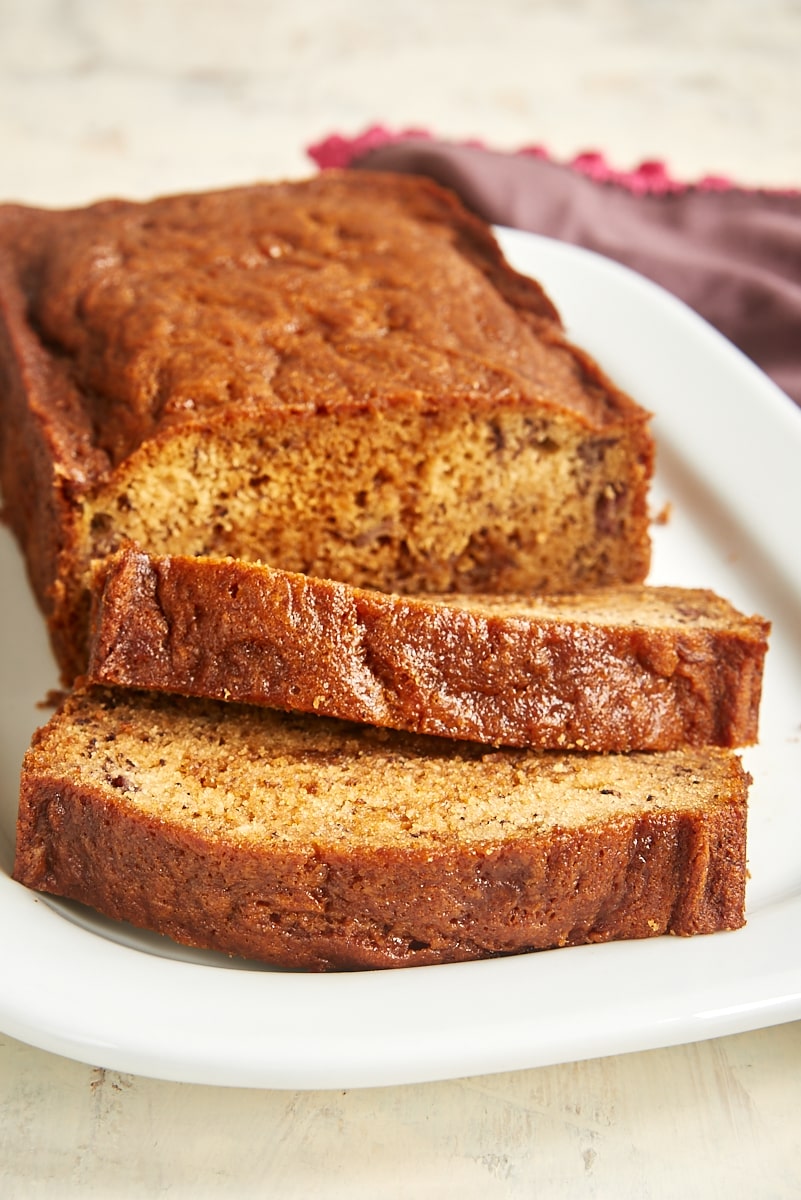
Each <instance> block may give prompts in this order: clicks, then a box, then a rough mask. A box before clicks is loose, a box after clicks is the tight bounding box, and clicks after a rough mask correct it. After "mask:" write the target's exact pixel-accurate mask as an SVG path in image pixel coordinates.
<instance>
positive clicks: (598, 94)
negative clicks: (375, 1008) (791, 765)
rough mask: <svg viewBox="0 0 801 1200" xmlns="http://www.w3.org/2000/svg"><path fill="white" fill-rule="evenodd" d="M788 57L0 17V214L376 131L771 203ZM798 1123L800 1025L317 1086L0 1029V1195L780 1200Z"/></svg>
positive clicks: (489, 36) (502, 33) (680, 34)
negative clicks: (142, 1070)
mask: <svg viewBox="0 0 801 1200" xmlns="http://www.w3.org/2000/svg"><path fill="white" fill-rule="evenodd" d="M799 52H801V6H800V5H799V4H798V2H797V0H704V2H703V3H701V4H699V3H697V2H696V0H572V2H570V3H567V2H566V0H538V2H536V3H532V2H530V0H497V2H496V3H495V4H494V5H492V6H490V7H489V8H487V7H486V6H485V5H479V4H478V3H475V0H461V2H460V0H442V2H441V3H440V4H422V3H415V2H414V0H406V2H401V0H385V2H384V3H382V4H375V3H369V2H368V0H332V2H326V0H305V3H303V4H297V3H289V2H288V0H226V2H225V3H223V2H222V0H203V2H202V3H197V0H191V2H190V0H162V2H161V3H159V2H158V0H116V2H115V3H102V2H101V0H26V3H25V4H20V3H18V2H17V0H0V200H18V201H25V202H32V203H39V204H45V205H63V204H78V203H83V202H85V201H89V200H92V199H96V198H99V197H103V196H108V195H130V196H148V195H153V194H157V193H160V192H165V191H171V190H189V189H194V188H203V187H210V186H218V185H223V184H229V183H241V182H248V181H251V180H254V179H269V178H278V177H296V176H300V175H303V174H307V173H311V172H312V170H313V165H312V164H311V162H310V160H309V159H308V157H307V155H306V153H305V147H307V146H308V145H309V144H311V143H314V142H316V141H318V140H320V139H321V138H323V137H325V136H326V135H327V134H330V133H332V132H340V133H345V134H357V133H360V132H361V131H362V130H364V129H365V128H366V127H368V126H370V125H372V124H374V123H382V124H384V125H386V126H388V127H389V128H391V129H395V130H400V129H404V128H425V129H427V130H429V131H431V132H433V133H435V134H438V135H440V136H442V137H446V138H451V139H455V140H462V139H470V138H476V139H479V140H481V141H483V142H485V143H486V144H488V145H491V146H493V147H495V148H497V149H516V148H519V147H521V146H524V145H532V144H538V145H542V146H544V147H547V149H548V150H549V151H550V153H551V154H552V155H553V156H554V157H555V158H557V159H569V158H571V157H572V156H573V155H575V154H576V153H579V152H582V151H588V150H600V151H602V152H603V153H604V154H605V155H606V157H607V159H608V160H609V162H610V163H612V164H613V165H614V166H616V167H618V168H620V169H626V168H631V167H634V166H636V165H637V164H638V163H640V162H641V161H643V160H648V159H660V160H663V161H664V162H665V163H666V164H667V166H668V168H669V169H670V171H671V172H672V174H673V175H675V176H678V177H680V178H683V179H686V180H692V179H695V178H699V177H701V176H704V175H707V174H716V175H723V176H727V177H729V178H731V179H733V180H736V181H739V182H740V183H743V184H750V185H754V186H767V187H786V186H793V185H796V186H797V185H799V183H801V124H800V123H799V121H798V120H797V114H798V112H799V111H801V72H799V70H798V62H799V57H800V54H799ZM54 985H55V981H54ZM0 987H2V978H1V977H0ZM800 1101H801V1023H791V1024H785V1025H780V1026H777V1027H775V1028H768V1029H762V1030H757V1031H754V1032H750V1033H741V1034H737V1035H736V1036H730V1037H721V1038H718V1039H716V1040H712V1041H706V1042H701V1043H696V1044H692V1045H688V1046H678V1047H674V1048H670V1049H660V1050H651V1051H645V1052H641V1053H631V1054H626V1055H616V1056H611V1057H608V1058H602V1059H593V1060H588V1061H583V1062H577V1063H569V1064H563V1065H557V1066H548V1067H541V1068H538V1069H535V1070H525V1071H519V1072H514V1073H510V1074H503V1075H492V1076H487V1077H482V1078H471V1079H466V1080H455V1081H445V1082H441V1083H431V1084H421V1085H408V1086H403V1087H387V1088H381V1089H375V1090H367V1089H365V1090H361V1089H355V1090H349V1091H325V1092H317V1091H306V1092H302V1091H269V1090H246V1089H239V1088H218V1087H210V1086H197V1085H190V1084H181V1083H169V1082H162V1081H158V1080H152V1079H147V1078H143V1077H139V1076H134V1075H127V1074H123V1073H120V1072H116V1071H113V1070H104V1069H101V1068H96V1067H92V1066H87V1065H83V1064H80V1063H76V1062H72V1061H69V1060H67V1059H63V1058H58V1057H56V1056H54V1055H51V1054H48V1053H46V1052H45V1051H43V1050H39V1049H36V1048H33V1047H29V1046H26V1045H23V1044H22V1043H20V1042H18V1041H15V1040H14V1039H12V1038H9V1037H7V1036H4V1035H0V1194H2V1196H3V1197H4V1200H12V1198H18V1197H19V1198H24V1200H29V1198H34V1197H57V1198H59V1200H61V1198H68V1197H73V1196H74V1197H77V1196H80V1197H82V1198H90V1197H106V1198H107V1197H129V1196H130V1197H142V1196H148V1197H149V1196H158V1195H162V1194H164V1195H170V1196H187V1197H189V1196H191V1197H193V1198H197V1200H202V1198H203V1197H207V1196H208V1197H215V1196H236V1197H249V1196H263V1195H278V1196H281V1197H282V1200H292V1198H294V1197H298V1198H300V1197H304V1198H305V1197H310V1196H315V1197H317V1196H321V1197H322V1196H325V1197H339V1196H342V1197H345V1196H347V1197H349V1198H350V1200H354V1198H356V1197H368V1196H369V1197H375V1196H380V1197H382V1198H393V1197H406V1196H415V1197H417V1196H423V1197H427V1198H428V1197H438V1196H443V1197H444V1196H454V1195H459V1196H462V1197H473V1196H476V1197H478V1196H481V1197H482V1198H483V1197H504V1198H506V1197H512V1198H514V1197H521V1198H523V1197H526V1198H530V1197H532V1196H534V1195H537V1196H540V1195H542V1196H547V1197H551V1196H556V1197H568V1196H579V1195H581V1196H583V1197H584V1196H586V1197H615V1198H625V1197H629V1196H631V1197H639V1198H653V1200H656V1198H661V1197H675V1196H686V1197H695V1196H698V1197H701V1196H703V1197H705V1198H714V1197H726V1200H735V1198H737V1197H741V1196H742V1197H753V1196H759V1197H769V1198H772V1200H778V1198H779V1197H788V1198H790V1197H796V1196H798V1195H801V1157H799V1154H798V1146H799V1135H798V1127H799V1126H798V1116H797V1114H798V1109H799V1102H800Z"/></svg>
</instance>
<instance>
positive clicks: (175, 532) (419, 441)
mask: <svg viewBox="0 0 801 1200" xmlns="http://www.w3.org/2000/svg"><path fill="white" fill-rule="evenodd" d="M652 460H653V443H652V439H651V435H650V432H649V428H648V414H647V413H645V412H644V411H643V409H642V408H641V407H639V406H638V405H637V404H636V403H634V401H633V400H631V399H630V398H629V397H627V396H626V395H624V394H623V393H621V392H620V391H619V390H618V389H617V388H616V387H615V386H614V385H613V384H612V383H611V382H610V381H609V380H608V379H607V378H606V376H605V375H604V373H603V372H602V370H601V369H600V368H599V367H598V365H597V364H596V363H595V362H593V361H592V360H591V359H590V358H589V357H588V356H587V355H586V354H585V353H583V352H582V351H581V350H580V349H578V348H576V347H575V346H573V345H571V344H570V343H569V342H568V341H567V339H566V337H565V335H564V331H563V329H562V326H561V323H560V320H559V316H558V314H557V312H556V310H555V308H554V306H553V304H552V303H551V302H550V300H549V299H548V298H547V296H546V295H545V294H544V292H543V290H542V288H541V287H540V286H539V285H538V284H537V283H536V282H534V281H532V280H530V279H527V278H524V277H522V276H521V275H519V274H517V273H516V272H515V271H513V270H512V269H511V267H510V266H509V265H508V264H507V263H506V262H505V260H504V259H503V257H502V255H501V252H500V249H499V247H498V245H497V243H496V241H495V240H494V238H493V236H492V233H491V231H490V229H489V228H488V227H487V226H486V225H484V224H483V223H482V222H481V221H479V220H478V219H477V218H476V217H474V216H472V215H471V214H469V213H468V212H467V211H466V210H465V209H464V208H463V207H462V206H461V205H460V203H459V202H458V201H457V200H456V198H455V197H454V196H452V195H451V194H450V193H449V192H447V191H444V190H443V189H441V188H440V187H438V186H437V185H436V184H434V183H432V182H431V181H429V180H422V179H415V178H413V177H401V176H398V175H377V174H371V173H369V172H347V171H346V172H341V173H340V172H336V171H329V172H325V173H323V174H322V175H320V176H317V177H315V178H312V179H309V180H300V181H292V182H288V183H277V184H266V185H261V186H254V187H248V188H238V189H231V190H227V191H222V192H213V193H206V194H199V195H183V196H170V197H164V198H160V199H157V200H154V201H151V202H148V203H144V204H142V203H134V202H125V201H108V202H104V203H101V204H95V205H92V206H90V207H88V208H84V209H76V210H69V211H49V210H42V209H35V208H31V207H25V206H20V205H6V206H4V207H0V486H2V491H3V496H4V503H5V508H6V512H7V515H8V519H9V520H10V523H11V525H12V527H13V529H14V530H15V533H16V535H17V537H18V539H19V541H20V543H21V545H22V547H23V549H24V553H25V556H26V560H27V564H28V569H29V574H30V577H31V580H32V582H33V585H34V589H35V592H36V595H37V596H38V598H39V601H40V603H41V606H42V608H43V609H44V611H45V613H46V614H47V618H48V622H49V626H50V632H51V636H52V639H53V643H54V647H55V651H56V654H57V657H58V660H59V662H60V664H61V669H62V674H63V676H64V679H65V680H71V679H72V678H73V676H74V675H75V674H76V673H78V672H80V671H82V670H83V669H84V667H85V663H86V629H87V622H88V583H89V568H90V563H91V561H92V560H93V559H96V558H100V557H103V556H104V555H106V554H107V553H109V552H111V551H113V550H114V549H115V548H117V547H118V546H119V545H120V544H121V543H122V541H123V540H125V539H132V540H134V541H137V542H139V543H140V544H142V545H144V546H147V547H148V549H150V550H152V551H153V552H154V553H171V554H175V553H183V554H214V555H231V556H233V557H237V558H243V559H262V560H264V561H267V562H270V563H271V564H272V565H274V566H277V567H281V568H284V569H287V570H291V571H298V572H303V573H306V574H313V575H318V576H322V577H329V578H334V579H339V580H342V581H345V582H349V583H352V584H355V585H357V586H371V587H376V588H379V589H382V590H387V591H395V592H432V591H433V592H467V593H475V592H493V593H506V592H531V591H554V590H566V589H575V588H581V587H588V586H594V585H600V584H606V583H613V582H619V581H627V582H637V581H641V580H642V579H644V578H645V575H646V572H647V570H648V565H649V555H650V541H649V532H648V512H647V489H648V483H649V479H650V476H651V471H652Z"/></svg>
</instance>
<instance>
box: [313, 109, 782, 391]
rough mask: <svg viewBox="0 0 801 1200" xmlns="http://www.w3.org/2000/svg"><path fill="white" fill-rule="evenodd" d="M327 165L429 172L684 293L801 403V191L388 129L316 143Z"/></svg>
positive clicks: (496, 210) (506, 216)
mask: <svg viewBox="0 0 801 1200" xmlns="http://www.w3.org/2000/svg"><path fill="white" fill-rule="evenodd" d="M309 153H310V155H311V157H312V158H314V159H315V161H316V162H317V163H318V165H320V166H321V167H326V166H335V165H336V166H346V167H350V168H352V169H355V170H365V169H368V170H380V171H400V172H405V173H413V174H420V175H426V176H429V177H431V178H433V179H435V180H437V181H438V182H439V183H442V184H444V185H446V186H448V187H450V188H452V189H453V190H454V191H455V192H457V193H458V194H459V195H460V196H461V198H462V200H463V201H464V202H465V203H466V204H467V205H468V207H470V208H471V209H473V211H475V212H477V213H478V214H479V215H480V216H482V217H483V218H484V219H485V220H487V221H490V222H492V223H493V224H497V225H507V226H512V227H513V228H517V229H523V230H528V231H529V232H534V233H540V234H545V235H547V236H549V237H553V238H557V239H558V240H560V241H565V242H570V243H572V244H574V245H578V246H584V247H586V248H588V249H590V250H595V251H597V252H598V253H600V254H604V255H606V256H607V257H608V258H611V259H614V260H616V261H617V262H620V263H623V264H625V265H626V266H628V267H631V268H633V269H634V270H635V271H638V272H639V273H640V274H642V275H644V276H646V277H647V278H649V279H651V280H653V281H655V282H656V283H659V284H661V285H662V286H663V287H665V288H666V289H667V290H668V291H670V292H672V293H673V294H674V295H676V296H678V297H679V298H680V299H682V300H683V301H685V303H687V304H688V305H689V306H690V307H691V308H693V309H694V310H695V311H696V312H697V313H699V314H700V315H701V316H703V317H704V318H705V319H706V320H707V321H709V322H710V323H711V324H712V325H714V326H715V327H716V328H717V329H719V330H720V331H721V332H722V333H723V334H725V336H726V337H728V338H729V340H730V341H732V342H733V343H734V344H735V345H736V346H738V347H739V348H740V349H741V350H742V351H743V352H744V353H745V354H746V355H748V357H749V358H751V359H752V360H753V361H754V362H756V363H757V364H758V365H759V366H760V367H761V368H762V369H763V370H764V371H765V373H766V374H767V375H769V376H770V377H771V378H772V379H773V380H774V381H775V382H776V383H777V384H778V385H779V387H781V388H782V389H783V390H784V391H785V392H786V393H787V394H788V395H789V396H790V397H791V398H792V399H793V400H794V401H795V402H796V403H797V404H799V405H801V193H800V192H797V191H775V190H761V189H748V188H742V187H737V186H734V185H731V184H729V183H727V182H726V181H724V180H721V179H718V178H715V177H709V178H707V179H706V180H703V181H700V182H699V183H697V184H693V185H686V184H682V183H680V182H678V181H676V180H673V179H671V178H670V176H669V175H668V173H667V172H666V170H665V169H664V167H663V166H662V164H659V163H645V164H642V165H641V167H640V168H638V169H637V170H636V171H634V172H626V173H620V172H614V171H612V170H610V169H609V168H608V167H607V165H606V163H605V160H604V159H603V157H602V156H600V155H584V156H580V158H579V159H577V160H576V161H574V163H572V164H563V163H558V162H554V161H553V160H552V159H550V158H549V157H548V156H547V155H546V154H545V152H543V151H541V150H540V149H539V148H532V149H530V150H528V151H524V152H518V153H505V152H501V151H496V150H491V149H487V148H485V147H483V146H478V145H472V144H471V145H460V144H453V143H448V142H440V141H436V140H435V139H433V138H431V137H428V136H427V135H424V134H421V133H419V132H413V133H412V134H410V135H402V136H399V137H392V136H390V135H386V136H383V137H382V135H381V131H379V130H374V131H370V133H369V134H368V135H363V136H362V137H361V138H357V139H354V140H353V141H351V142H348V141H347V140H346V139H343V138H334V139H328V140H327V141H325V142H322V143H320V144H319V145H318V146H315V147H312V148H311V149H310V151H309Z"/></svg>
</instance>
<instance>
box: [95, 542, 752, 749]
mask: <svg viewBox="0 0 801 1200" xmlns="http://www.w3.org/2000/svg"><path fill="white" fill-rule="evenodd" d="M95 583H96V589H97V591H96V606H95V620H94V627H93V638H92V643H91V653H90V661H89V670H88V678H89V680H90V681H91V682H93V683H101V684H117V685H122V686H125V687H137V688H145V689H151V690H152V689H155V690H160V691H167V692H177V693H181V694H184V695H195V696H206V697H210V698H216V699H220V700H235V701H244V702H248V703H252V704H266V705H271V706H274V707H277V708H281V709H287V710H295V711H300V712H308V713H317V714H319V715H325V716H335V717H341V718H345V719H347V720H351V721H365V722H369V723H372V724H375V725H385V726H388V727H391V728H396V729H407V730H410V731H412V732H417V733H427V734H438V735H444V736H448V737H455V738H466V739H470V740H474V741H480V742H487V743H490V744H493V745H500V744H505V745H513V746H533V747H540V748H551V749H556V748H560V747H563V748H575V747H579V748H584V749H590V750H632V749H635V750H665V749H674V748H677V747H680V746H682V745H685V744H693V745H704V744H716V745H723V746H736V745H745V744H748V743H751V742H754V741H756V738H757V730H758V717H759V704H760V695H761V683H762V671H763V663H764V658H765V651H766V647H767V635H768V628H769V626H768V623H767V622H766V621H764V620H763V619H762V618H761V617H746V616H743V615H742V614H740V613H738V612H737V611H736V610H735V609H734V608H733V607H732V606H731V605H730V604H728V603H727V602H726V601H725V600H722V599H720V598H719V597H718V596H716V595H714V594H713V593H712V592H709V591H702V590H697V589H689V588H667V587H666V588H654V587H645V586H639V585H629V586H620V587H617V588H605V589H604V588H602V589H597V590H594V591H593V592H590V593H588V594H580V595H565V596H550V597H549V596H544V597H533V598H526V599H524V598H514V597H507V598H499V597H493V596H475V597H461V596H459V597H457V596H445V597H404V596H398V595H389V594H386V593H382V592H376V591H368V590H365V589H360V588H353V587H350V586H349V585H347V584H342V583H336V582H333V581H331V580H323V579H314V578H310V577H308V576H305V575H298V574H293V573H290V572H286V571H280V570H276V569H274V568H272V567H268V566H265V565H263V564H256V563H246V562H242V561H239V560H231V559H209V558H189V557H186V556H161V557H154V556H152V555H148V554H146V553H145V552H143V551H141V550H138V549H136V548H135V547H132V546H127V547H125V548H124V549H122V550H120V551H119V552H118V553H117V554H116V555H114V556H112V557H111V558H110V559H108V560H106V561H105V562H104V563H103V565H102V567H101V568H100V570H99V571H98V574H97V578H96V580H95Z"/></svg>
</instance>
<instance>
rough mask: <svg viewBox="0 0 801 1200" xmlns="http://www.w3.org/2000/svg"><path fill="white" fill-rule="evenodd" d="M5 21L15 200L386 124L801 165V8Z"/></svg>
mask: <svg viewBox="0 0 801 1200" xmlns="http://www.w3.org/2000/svg"><path fill="white" fill-rule="evenodd" d="M0 30H2V36H0V112H2V127H1V129H0V149H2V152H3V163H2V174H0V180H2V182H1V183H0V192H2V193H3V194H4V195H5V197H6V198H12V197H14V198H18V199H26V200H36V201H40V202H44V203H53V202H62V201H63V202H73V201H75V202H77V201H82V200H84V199H87V198H89V197H94V196H96V195H105V194H107V193H109V192H117V193H127V194H132V195H148V194H150V193H151V192H152V191H153V190H157V191H161V190H168V189H173V188H185V187H201V186H209V185H214V184H217V183H226V182H239V181H241V180H245V179H251V178H254V177H256V176H261V177H276V176H279V175H298V174H304V173H306V172H307V171H308V169H309V164H308V160H307V159H306V158H305V155H304V153H303V148H304V147H305V146H306V145H307V144H308V143H310V142H312V141H314V140H316V139H318V138H319V137H321V136H322V135H324V134H326V133H328V132H329V131H332V130H340V131H345V132H350V133H356V132H358V131H360V130H361V129H362V128H363V127H365V126H367V125H369V124H371V123H373V122H385V123H387V124H389V125H391V126H393V127H395V128H402V127H407V126H415V127H421V126H423V127H427V128H429V129H432V130H433V131H434V132H436V133H438V134H439V135H441V136H447V137H452V138H457V139H458V138H467V137H476V138H479V139H484V140H486V141H489V142H491V143H492V144H493V145H494V146H496V147H498V148H517V147H520V146H521V145H525V144H531V143H544V144H545V145H546V146H548V147H549V148H550V150H551V151H552V152H553V153H554V154H555V155H557V156H558V157H569V156H571V155H573V154H575V153H577V152H579V151H583V150H592V149H602V150H605V151H606V152H607V153H608V155H609V156H610V158H611V159H612V161H613V162H614V163H615V165H617V166H618V167H621V168H623V167H630V166H634V165H636V164H637V163H638V162H639V161H641V160H642V159H644V158H652V157H659V158H665V159H667V161H668V164H669V165H670V167H671V168H672V169H673V170H674V171H675V172H676V173H677V174H678V175H680V176H681V177H686V178H695V177H698V176H700V175H704V174H706V173H713V174H714V173H718V174H720V173H722V174H727V175H730V176H734V177H736V178H738V179H740V180H742V181H744V182H755V183H774V184H791V183H797V182H798V176H799V175H800V174H801V124H799V122H798V120H797V119H796V117H797V113H798V111H799V108H801V71H799V69H798V61H799V52H800V51H801V9H800V8H799V5H798V3H797V0H703V2H702V3H697V0H572V2H570V3H567V2H564V3H562V2H559V0H496V2H495V3H493V4H491V5H489V6H488V5H486V4H484V3H477V2H476V0H439V3H431V4H424V3H421V2H419V0H418V2H415V0H381V3H375V2H371V0H304V2H303V3H297V2H294V3H293V2H292V0H266V2H265V0H227V2H225V3H224V2H222V0H204V2H203V3H198V2H197V0H164V2H163V3H159V2H158V0H114V3H103V2H102V0H72V3H67V0H25V3H24V4H23V3H19V0H0Z"/></svg>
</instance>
